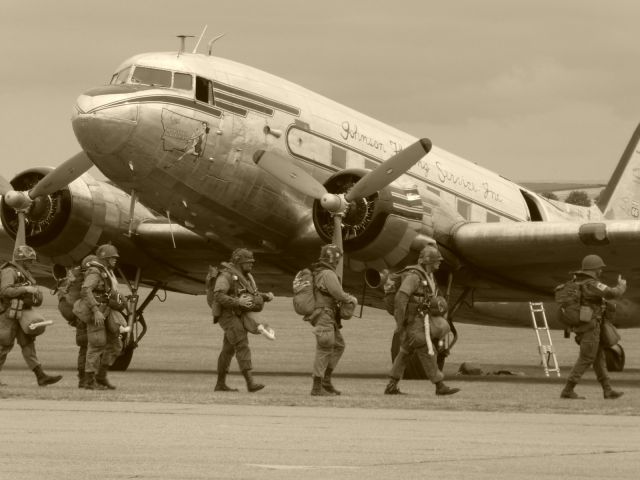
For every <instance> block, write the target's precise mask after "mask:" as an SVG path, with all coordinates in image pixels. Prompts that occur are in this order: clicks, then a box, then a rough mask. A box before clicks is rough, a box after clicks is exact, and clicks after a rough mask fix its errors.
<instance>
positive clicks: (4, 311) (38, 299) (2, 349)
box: [0, 247, 62, 386]
mask: <svg viewBox="0 0 640 480" xmlns="http://www.w3.org/2000/svg"><path fill="white" fill-rule="evenodd" d="M21 248H22V249H24V248H25V247H18V249H16V250H17V251H18V250H19V249H21ZM26 248H28V249H29V252H33V250H32V249H30V247H26ZM32 255H33V259H34V260H35V252H33V253H32ZM35 286H36V281H35V279H34V278H33V276H32V275H31V273H30V272H29V270H27V269H26V268H22V267H21V266H19V265H18V264H17V262H16V263H15V264H14V263H6V264H5V265H4V266H3V267H2V272H1V280H0V298H1V301H2V303H1V307H0V370H2V367H3V366H4V362H5V361H6V358H7V354H8V353H9V352H10V351H11V349H12V348H13V345H14V342H15V340H16V339H17V341H18V345H20V348H21V350H22V356H23V358H24V361H25V363H26V364H27V366H28V367H29V369H30V370H32V371H33V372H34V374H35V376H36V379H37V381H38V385H40V386H46V385H50V384H53V383H56V382H58V381H60V380H61V379H62V376H61V375H55V376H50V375H47V374H46V373H44V371H43V370H42V366H41V364H40V361H39V360H38V356H37V355H36V345H35V339H36V337H35V335H30V334H27V333H25V332H24V330H23V328H22V326H21V325H20V321H19V320H20V318H21V317H24V319H26V318H27V317H29V321H30V322H32V321H35V322H38V321H42V320H44V318H43V317H42V316H41V315H40V314H38V313H37V312H35V311H34V310H33V306H38V305H40V304H41V303H42V293H40V291H39V290H38V291H37V293H31V292H30V290H32V289H33V287H35ZM12 310H13V311H12Z"/></svg>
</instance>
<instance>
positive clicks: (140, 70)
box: [131, 67, 171, 87]
mask: <svg viewBox="0 0 640 480" xmlns="http://www.w3.org/2000/svg"><path fill="white" fill-rule="evenodd" d="M131 83H143V84H145V85H151V86H152V87H171V72H170V71H168V70H160V69H157V68H147V67H136V69H135V70H134V71H133V75H132V76H131Z"/></svg>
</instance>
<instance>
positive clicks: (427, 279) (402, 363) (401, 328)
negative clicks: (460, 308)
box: [384, 245, 460, 395]
mask: <svg viewBox="0 0 640 480" xmlns="http://www.w3.org/2000/svg"><path fill="white" fill-rule="evenodd" d="M441 261H442V255H441V254H440V252H439V251H438V249H437V248H436V247H435V246H431V245H428V246H426V247H424V248H423V249H422V251H421V252H420V255H419V257H418V263H419V265H415V266H412V267H411V269H410V270H409V271H408V273H407V274H406V275H405V276H404V278H403V279H402V283H401V285H400V288H399V289H398V291H397V293H396V298H395V301H394V318H395V320H396V324H397V329H396V331H397V332H399V333H400V334H401V338H402V343H401V345H400V350H399V351H398V354H397V355H396V358H395V359H394V361H393V366H392V367H391V372H390V373H389V377H390V378H389V383H388V385H387V387H386V388H385V391H384V393H385V394H386V395H398V394H401V393H402V392H401V391H400V389H399V388H398V382H399V381H400V379H401V378H402V375H403V374H404V370H405V367H406V364H407V359H408V358H409V356H410V355H411V354H412V353H414V352H415V353H416V355H417V356H418V359H419V360H420V363H421V364H422V367H423V368H424V371H425V373H426V374H427V377H428V378H429V380H431V382H432V383H434V384H435V386H436V395H452V394H454V393H457V392H459V391H460V389H458V388H449V387H447V386H446V385H445V384H444V382H443V381H442V380H443V378H444V375H443V374H442V372H441V371H440V370H439V369H438V364H437V361H436V356H435V352H433V351H432V347H431V345H430V342H431V339H430V334H429V331H428V326H429V323H428V321H425V314H426V313H427V311H426V309H425V308H424V306H425V305H427V304H428V303H430V302H429V301H428V300H429V299H431V298H432V297H434V296H435V295H436V291H437V284H436V281H435V278H434V276H433V273H434V272H435V271H436V270H437V269H438V268H440V262H441ZM418 270H420V272H418Z"/></svg>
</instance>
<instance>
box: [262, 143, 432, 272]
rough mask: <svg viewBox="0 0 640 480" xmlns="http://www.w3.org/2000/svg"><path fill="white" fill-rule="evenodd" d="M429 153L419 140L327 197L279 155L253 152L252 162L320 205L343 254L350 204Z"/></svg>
mask: <svg viewBox="0 0 640 480" xmlns="http://www.w3.org/2000/svg"><path fill="white" fill-rule="evenodd" d="M430 150H431V141H430V140H429V139H427V138H423V139H420V140H418V141H417V142H415V143H413V144H411V145H410V146H409V147H407V148H405V149H404V150H402V151H400V152H398V153H397V154H396V155H394V156H392V157H391V158H389V159H388V160H386V161H385V162H383V163H381V164H380V165H378V167H376V168H375V169H374V170H372V171H370V172H369V173H367V174H366V175H365V176H364V177H362V178H361V179H360V180H358V181H357V182H356V184H355V185H354V186H353V187H352V188H351V189H350V190H349V191H348V192H346V193H345V194H334V193H329V192H328V191H327V189H326V188H325V187H324V185H322V184H321V183H320V182H319V181H318V180H316V179H315V178H313V177H312V176H311V175H310V174H308V173H307V172H306V171H304V170H303V169H302V168H300V167H298V166H297V165H294V164H293V163H291V162H289V161H287V160H286V159H284V158H282V157H280V156H278V155H274V154H271V153H269V152H265V151H264V150H260V151H258V152H256V154H255V155H254V159H253V160H254V162H255V163H256V164H257V165H258V166H259V167H261V168H262V169H263V170H265V171H266V172H268V173H270V174H271V175H273V176H274V177H276V178H277V179H278V180H280V181H281V182H282V183H284V184H285V185H287V186H289V187H291V188H293V189H295V190H297V191H299V192H301V193H303V194H305V195H309V196H310V197H312V198H314V199H316V200H319V201H320V205H322V207H323V208H324V209H325V210H327V211H328V212H330V213H331V215H332V216H333V222H334V229H333V239H332V242H333V243H334V244H335V245H337V246H338V247H340V249H341V250H342V221H343V218H344V216H345V214H346V213H347V211H348V209H349V207H350V205H351V203H352V202H354V201H356V200H359V199H361V198H365V197H368V196H369V195H372V194H373V193H375V192H377V191H379V190H381V189H383V188H384V187H386V186H387V185H389V184H390V183H392V182H393V181H394V180H396V179H397V178H398V177H400V175H402V174H403V173H405V172H406V171H407V170H408V169H409V168H411V167H412V166H413V165H415V164H416V163H417V162H418V161H419V160H420V159H421V158H422V157H424V156H425V155H426V154H427V153H429V151H430ZM342 270H343V265H342V260H340V263H339V264H338V267H337V268H336V273H337V274H338V276H339V277H340V278H342Z"/></svg>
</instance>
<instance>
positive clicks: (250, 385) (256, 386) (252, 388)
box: [242, 370, 264, 393]
mask: <svg viewBox="0 0 640 480" xmlns="http://www.w3.org/2000/svg"><path fill="white" fill-rule="evenodd" d="M242 375H244V379H245V380H246V381H247V390H249V392H251V393H253V392H257V391H258V390H262V389H263V388H264V385H262V384H261V383H255V382H254V381H253V375H251V370H243V371H242Z"/></svg>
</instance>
